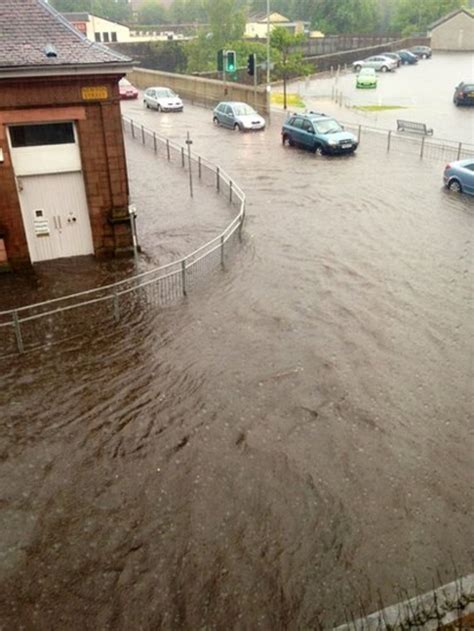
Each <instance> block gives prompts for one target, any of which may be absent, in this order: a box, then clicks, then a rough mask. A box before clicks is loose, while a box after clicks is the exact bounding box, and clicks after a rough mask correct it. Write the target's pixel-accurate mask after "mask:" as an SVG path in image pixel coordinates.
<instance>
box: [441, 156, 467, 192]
mask: <svg viewBox="0 0 474 631" xmlns="http://www.w3.org/2000/svg"><path fill="white" fill-rule="evenodd" d="M443 180H444V185H445V186H447V188H449V190H450V191H454V192H455V193H467V194H468V195H474V158H467V160H457V161H456V162H451V163H450V164H447V165H446V166H445V167H444V175H443Z"/></svg>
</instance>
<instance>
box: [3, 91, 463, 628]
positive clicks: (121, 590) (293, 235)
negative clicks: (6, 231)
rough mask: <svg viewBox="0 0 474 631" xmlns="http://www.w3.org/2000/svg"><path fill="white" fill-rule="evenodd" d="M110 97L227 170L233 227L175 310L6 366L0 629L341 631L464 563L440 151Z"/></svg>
mask: <svg viewBox="0 0 474 631" xmlns="http://www.w3.org/2000/svg"><path fill="white" fill-rule="evenodd" d="M124 110H126V112H127V114H128V115H129V116H132V117H134V118H136V119H137V120H140V121H142V122H143V123H144V124H146V125H147V126H149V127H152V128H154V129H156V131H157V132H160V133H162V134H164V135H167V136H170V137H172V138H173V139H175V140H179V141H181V142H182V141H183V140H184V139H185V137H186V132H187V131H190V132H191V134H192V138H193V141H194V145H193V148H194V150H195V151H196V152H197V153H202V155H204V156H206V157H207V158H209V159H210V160H212V161H215V162H218V163H220V164H221V165H222V166H223V167H224V168H225V169H226V170H227V171H228V172H229V173H231V174H233V175H234V176H235V178H236V179H237V181H238V182H239V184H240V185H241V186H242V187H243V188H244V190H245V191H246V192H247V194H248V220H247V224H246V232H245V240H244V244H243V247H242V249H241V251H240V252H239V253H238V255H237V257H236V259H235V260H234V261H233V264H232V265H231V266H229V267H228V269H227V270H226V272H225V273H224V274H222V275H221V276H218V277H217V280H216V281H214V282H213V284H212V286H208V287H207V288H202V290H200V291H199V292H196V293H193V294H192V295H190V296H188V299H187V300H186V301H185V302H184V303H183V304H180V305H178V306H176V307H173V308H169V309H164V310H156V311H149V312H146V313H143V314H142V315H140V316H139V317H137V318H136V320H135V321H134V322H132V323H129V324H128V326H127V327H122V328H119V329H112V330H110V331H103V332H102V335H101V336H98V337H96V338H94V341H93V343H91V344H88V345H86V346H84V345H81V346H79V347H77V348H76V349H72V350H66V349H65V350H64V351H63V352H59V351H58V352H56V351H54V352H53V351H47V352H43V353H36V354H31V355H28V356H25V357H23V358H20V359H18V361H16V360H15V361H9V362H8V363H5V362H4V363H2V364H1V369H2V374H3V378H2V382H3V388H2V390H1V395H0V423H1V432H0V463H1V464H0V522H1V532H2V533H3V537H2V538H3V541H2V548H1V550H0V579H1V582H2V589H1V592H0V619H1V621H2V622H1V625H2V626H3V627H4V628H5V629H11V628H13V629H17V628H22V627H24V628H27V629H30V628H32V629H114V630H115V629H130V628H134V629H143V630H148V629H150V630H151V629H197V628H201V629H224V628H225V629H228V628H230V629H242V630H244V629H245V630H247V629H248V630H251V629H252V630H253V629H265V630H266V629H268V630H270V629H271V630H275V629H282V630H283V629H313V628H320V627H323V628H331V626H333V625H334V624H336V623H343V622H344V621H345V619H346V617H347V616H349V617H350V616H351V615H354V616H355V617H357V616H359V615H360V613H361V609H364V610H365V611H367V612H369V611H371V610H374V609H379V608H380V599H382V601H383V604H385V605H388V604H390V603H392V602H397V601H398V600H400V594H401V590H402V589H403V588H406V589H408V590H415V589H416V591H419V592H423V591H426V590H428V589H431V587H432V586H433V583H435V584H437V583H441V582H448V581H447V580H446V579H448V578H451V577H452V576H453V574H457V575H465V574H468V573H469V572H470V571H472V507H473V493H472V447H473V444H472V434H470V432H471V431H472V417H473V388H472V384H473V377H474V375H473V364H472V356H473V355H472V351H473V348H472V339H473V333H474V324H473V323H474V319H473V315H474V314H473V306H472V305H473V301H472V298H473V283H472V272H473V250H472V224H473V220H474V207H473V202H472V200H471V199H468V198H466V197H460V196H455V195H452V194H450V193H448V192H446V191H445V190H443V188H442V181H441V175H442V168H443V166H444V162H441V161H436V160H423V161H420V160H419V159H418V158H416V157H414V156H409V157H407V156H406V155H404V154H401V153H397V152H391V153H389V154H387V153H386V151H385V150H384V146H383V145H382V144H381V143H380V142H379V139H378V138H376V137H371V136H367V137H366V138H365V139H364V142H363V143H362V144H361V147H360V149H359V151H358V155H356V156H352V157H351V156H349V157H342V158H325V157H315V156H314V155H312V154H309V153H306V152H303V151H299V150H297V149H292V148H289V147H285V148H283V147H282V146H281V143H280V138H279V121H278V117H277V116H276V115H275V116H274V118H273V122H272V126H271V127H270V128H269V129H268V130H266V131H265V132H263V133H259V134H245V135H241V134H236V133H234V132H231V131H227V130H224V129H220V128H218V129H216V128H214V127H213V126H212V122H211V120H212V117H211V113H210V112H209V111H207V110H204V109H201V108H194V107H191V106H187V107H186V108H185V112H184V113H183V114H177V115H172V114H158V113H155V112H146V111H144V110H143V109H142V106H141V104H140V103H139V102H138V103H129V104H126V105H125V106H124ZM182 186H183V187H185V186H187V181H186V179H185V178H184V176H183V182H182ZM140 229H141V230H142V231H143V230H144V226H141V227H140ZM157 234H158V233H157ZM150 246H151V242H150ZM414 578H416V587H415V583H414Z"/></svg>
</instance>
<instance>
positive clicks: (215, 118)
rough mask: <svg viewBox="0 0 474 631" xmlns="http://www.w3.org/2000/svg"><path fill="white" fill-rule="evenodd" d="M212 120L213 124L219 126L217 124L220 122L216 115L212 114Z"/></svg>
mask: <svg viewBox="0 0 474 631" xmlns="http://www.w3.org/2000/svg"><path fill="white" fill-rule="evenodd" d="M212 122H213V123H214V125H215V126H216V127H219V124H220V123H219V119H218V118H217V116H214V118H213V119H212Z"/></svg>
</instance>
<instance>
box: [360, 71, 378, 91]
mask: <svg viewBox="0 0 474 631" xmlns="http://www.w3.org/2000/svg"><path fill="white" fill-rule="evenodd" d="M376 87H377V75H376V74H375V70H374V69H373V68H362V69H361V71H360V72H359V74H358V75H357V78H356V88H376Z"/></svg>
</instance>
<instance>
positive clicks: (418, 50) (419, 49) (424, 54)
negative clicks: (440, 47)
mask: <svg viewBox="0 0 474 631" xmlns="http://www.w3.org/2000/svg"><path fill="white" fill-rule="evenodd" d="M410 52H411V53H413V54H414V55H416V56H417V57H418V59H429V58H430V57H431V55H432V54H433V51H432V50H431V48H430V47H429V46H412V47H411V48H410Z"/></svg>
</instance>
